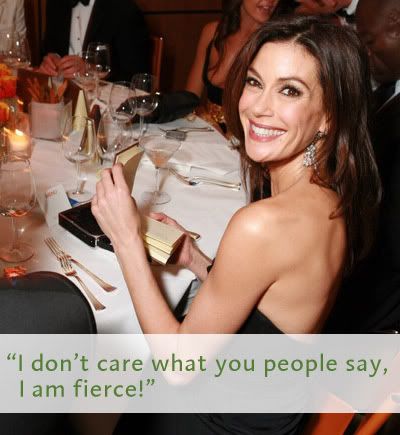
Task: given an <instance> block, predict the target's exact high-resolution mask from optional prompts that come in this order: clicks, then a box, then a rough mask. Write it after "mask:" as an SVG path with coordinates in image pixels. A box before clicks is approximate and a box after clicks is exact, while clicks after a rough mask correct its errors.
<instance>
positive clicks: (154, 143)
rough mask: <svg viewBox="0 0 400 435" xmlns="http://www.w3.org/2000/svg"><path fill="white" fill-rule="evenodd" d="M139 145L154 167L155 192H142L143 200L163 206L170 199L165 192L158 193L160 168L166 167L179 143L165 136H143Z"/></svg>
mask: <svg viewBox="0 0 400 435" xmlns="http://www.w3.org/2000/svg"><path fill="white" fill-rule="evenodd" d="M139 143H140V146H141V147H142V148H143V149H144V152H145V153H146V155H147V156H148V158H149V159H150V160H151V161H152V163H153V165H154V166H155V167H156V185H155V191H154V192H144V193H143V200H144V201H146V202H152V203H153V204H165V203H167V202H169V201H170V200H171V197H170V196H169V195H168V193H166V192H160V182H159V178H160V168H166V167H167V163H168V160H169V159H170V158H171V157H172V155H173V154H174V153H175V151H177V150H178V148H179V147H180V145H181V143H180V142H179V141H177V140H175V139H167V138H166V137H165V136H160V135H150V136H143V137H142V138H141V139H140V141H139Z"/></svg>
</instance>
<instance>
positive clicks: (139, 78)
mask: <svg viewBox="0 0 400 435" xmlns="http://www.w3.org/2000/svg"><path fill="white" fill-rule="evenodd" d="M156 82H157V81H156V78H155V77H154V76H153V75H151V74H147V73H143V74H135V75H134V76H133V77H132V83H131V86H132V88H133V89H135V92H136V113H137V114H138V115H139V117H140V128H139V131H140V133H139V138H141V137H142V136H143V135H144V127H145V125H144V117H145V116H147V115H150V114H151V113H152V112H153V111H154V110H155V109H156V107H157V105H158V95H157V89H156Z"/></svg>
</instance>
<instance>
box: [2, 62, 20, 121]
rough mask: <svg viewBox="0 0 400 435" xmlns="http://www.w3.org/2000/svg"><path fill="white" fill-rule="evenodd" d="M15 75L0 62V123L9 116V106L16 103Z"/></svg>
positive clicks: (14, 106)
mask: <svg viewBox="0 0 400 435" xmlns="http://www.w3.org/2000/svg"><path fill="white" fill-rule="evenodd" d="M16 94H17V77H15V76H13V74H12V72H11V69H10V68H8V66H7V65H4V64H3V63H0V125H4V124H5V123H6V122H7V121H8V119H9V117H10V106H11V107H13V108H14V109H15V108H16V105H17V98H16Z"/></svg>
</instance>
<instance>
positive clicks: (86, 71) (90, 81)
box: [74, 51, 96, 101]
mask: <svg viewBox="0 0 400 435" xmlns="http://www.w3.org/2000/svg"><path fill="white" fill-rule="evenodd" d="M80 58H81V60H80V59H78V61H79V67H78V71H77V72H76V73H75V74H74V78H75V80H76V81H77V82H78V84H79V85H80V86H81V87H82V88H83V90H84V91H85V94H86V97H87V98H88V100H90V101H91V100H92V98H91V94H92V93H93V91H94V90H95V88H96V73H95V72H96V65H95V56H94V53H93V52H91V51H82V53H81V55H80ZM82 61H83V63H82Z"/></svg>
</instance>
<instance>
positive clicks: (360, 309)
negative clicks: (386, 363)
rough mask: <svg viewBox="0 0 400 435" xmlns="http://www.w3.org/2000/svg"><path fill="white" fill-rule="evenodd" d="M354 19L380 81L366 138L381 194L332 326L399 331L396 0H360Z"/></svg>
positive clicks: (399, 32)
mask: <svg viewBox="0 0 400 435" xmlns="http://www.w3.org/2000/svg"><path fill="white" fill-rule="evenodd" d="M356 24H357V30H358V31H359V34H360V37H361V39H362V40H363V42H364V43H365V45H366V47H367V49H368V53H369V58H370V64H371V71H372V75H373V78H374V79H375V81H376V82H377V83H378V85H379V86H378V88H377V89H376V90H375V91H374V95H373V99H374V101H373V103H374V105H373V116H372V125H371V139H372V143H373V146H374V149H375V154H376V159H377V164H378V170H379V173H380V176H381V180H382V188H383V196H382V202H381V206H380V216H379V223H378V229H377V235H376V242H375V245H374V247H373V249H372V251H371V253H370V255H369V256H368V258H367V259H366V260H365V261H364V262H363V263H361V264H360V265H359V267H358V268H357V269H356V270H355V271H354V273H353V274H352V275H351V276H350V277H349V279H348V280H347V282H346V283H345V285H344V286H343V288H342V291H341V294H340V298H339V300H338V303H337V307H336V309H335V311H334V313H333V316H332V319H333V320H332V322H333V323H332V325H334V326H335V327H336V329H334V331H339V332H341V331H343V332H370V331H382V330H392V329H396V330H400V4H399V0H380V1H379V2H378V1H376V0H360V1H359V4H358V7H357V12H356ZM332 325H331V326H332ZM337 328H338V329H337Z"/></svg>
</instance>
